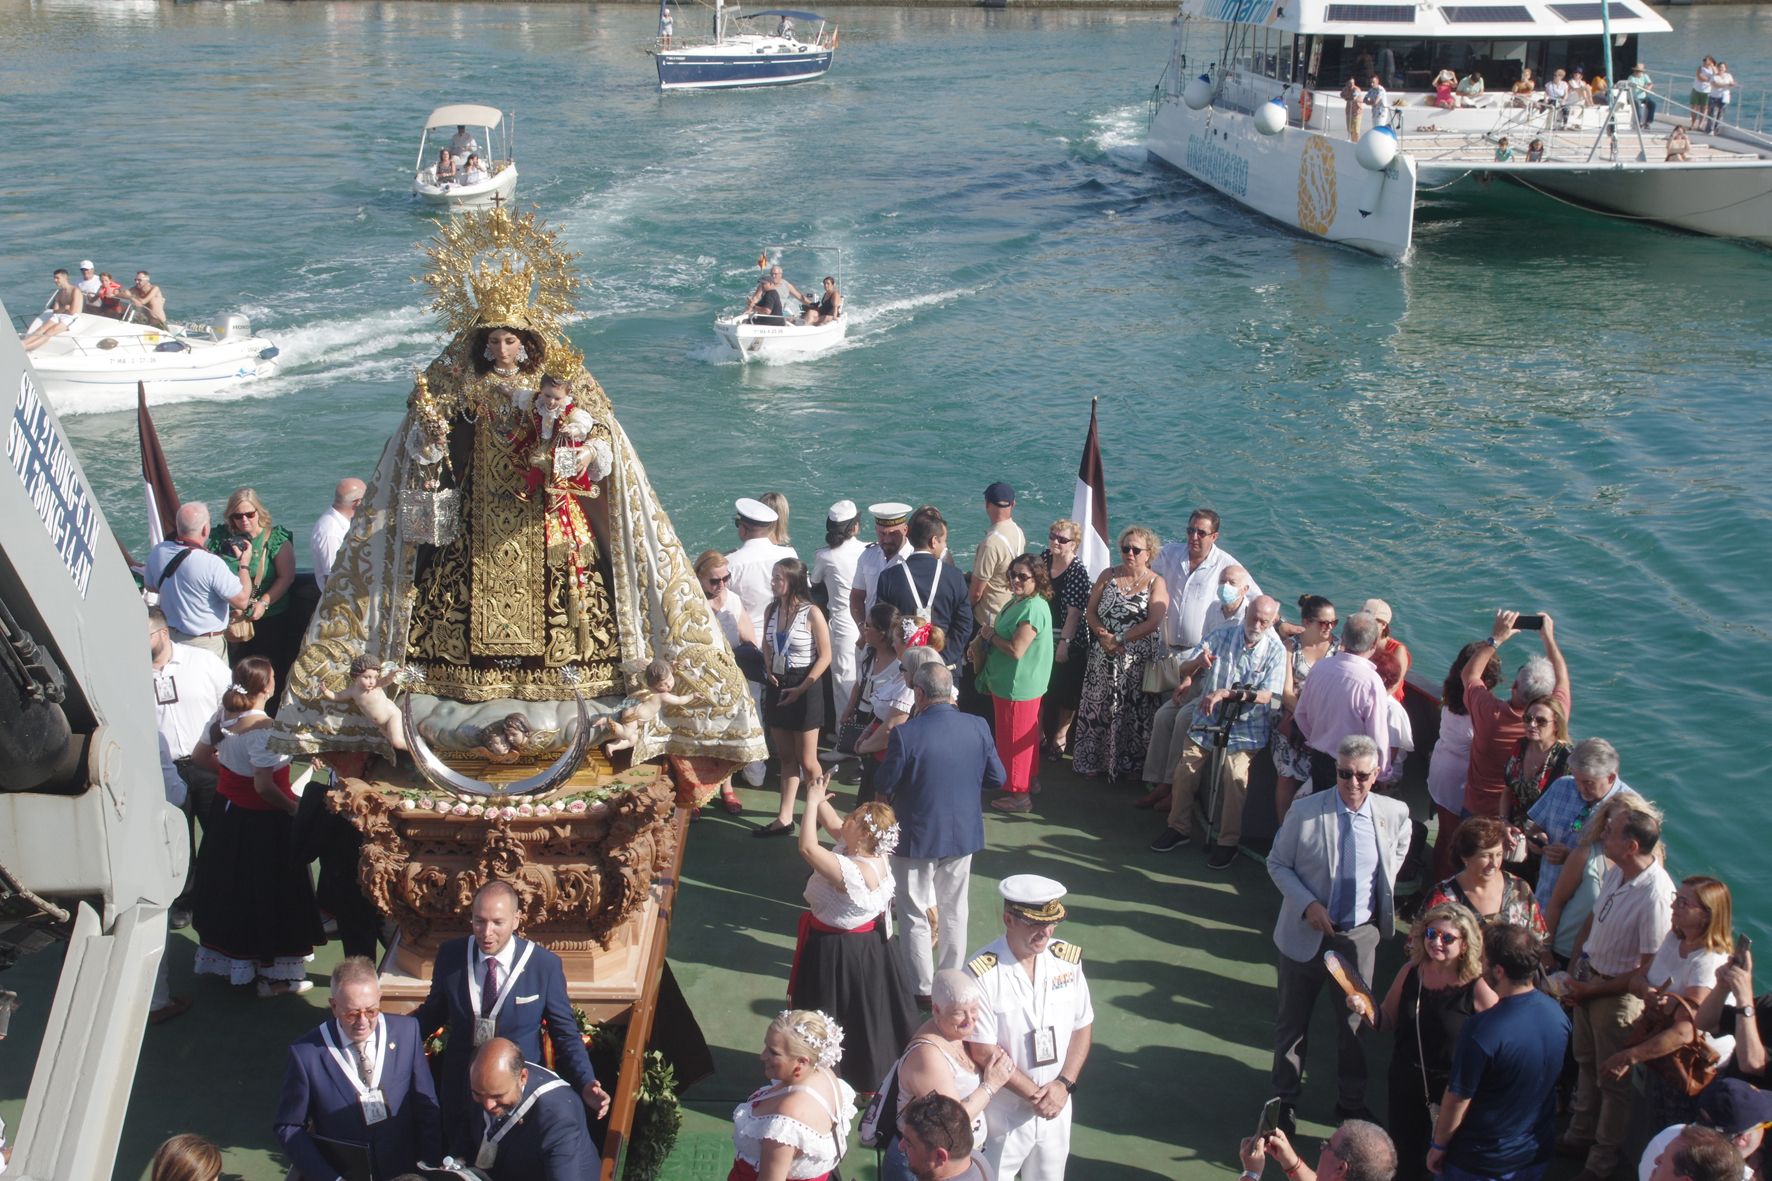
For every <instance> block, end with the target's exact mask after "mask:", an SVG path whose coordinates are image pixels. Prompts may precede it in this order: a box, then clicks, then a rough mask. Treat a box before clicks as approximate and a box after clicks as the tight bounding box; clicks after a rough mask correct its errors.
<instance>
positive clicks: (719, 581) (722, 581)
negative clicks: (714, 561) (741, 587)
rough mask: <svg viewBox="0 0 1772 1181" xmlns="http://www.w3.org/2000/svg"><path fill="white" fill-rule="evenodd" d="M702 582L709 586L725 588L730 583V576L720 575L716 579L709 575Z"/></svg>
mask: <svg viewBox="0 0 1772 1181" xmlns="http://www.w3.org/2000/svg"><path fill="white" fill-rule="evenodd" d="M702 581H703V582H706V583H707V584H708V585H709V586H725V585H726V584H727V583H729V582H731V581H732V575H730V574H722V575H720V577H718V578H715V577H713V576H712V575H709V576H708V577H707V578H705V579H703V580H702Z"/></svg>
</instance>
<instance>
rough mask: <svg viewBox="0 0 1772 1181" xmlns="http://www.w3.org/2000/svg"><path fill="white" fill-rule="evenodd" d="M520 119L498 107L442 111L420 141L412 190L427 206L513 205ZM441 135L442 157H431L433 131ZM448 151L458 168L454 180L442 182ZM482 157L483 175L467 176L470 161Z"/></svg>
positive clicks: (430, 120)
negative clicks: (444, 154)
mask: <svg viewBox="0 0 1772 1181" xmlns="http://www.w3.org/2000/svg"><path fill="white" fill-rule="evenodd" d="M516 122H517V117H516V116H515V115H506V114H505V113H504V112H503V111H501V110H499V109H498V108H497V107H482V106H477V105H475V104H473V103H454V104H451V105H450V106H446V107H438V108H437V109H436V110H434V111H432V112H431V114H430V117H429V118H427V119H426V120H425V128H424V133H423V134H422V135H420V136H419V139H418V162H417V163H416V164H414V165H413V168H414V170H415V175H414V176H413V178H412V192H413V195H414V196H416V197H417V198H418V199H419V200H421V201H423V202H424V203H425V204H427V205H442V206H450V207H455V208H462V209H477V208H484V207H485V206H488V205H495V204H500V203H502V202H505V201H509V200H510V199H511V198H512V197H513V196H514V195H515V194H516V192H517V161H516V159H515V152H514V150H513V148H512V139H513V138H514V135H515V132H516ZM433 131H435V132H441V133H444V134H439V135H438V136H437V140H438V142H439V144H440V145H441V146H440V147H439V149H438V154H437V155H436V156H435V157H433V156H432V155H431V133H432V132H433ZM444 151H447V152H448V153H449V154H450V157H451V160H452V161H453V163H454V165H455V176H454V178H449V177H444V178H443V179H438V177H437V168H438V166H439V165H440V164H441V163H442V155H441V153H442V152H444ZM470 156H476V157H478V161H477V163H478V165H479V171H480V172H482V173H484V175H483V176H479V177H477V178H476V177H472V176H469V175H468V159H469V157H470Z"/></svg>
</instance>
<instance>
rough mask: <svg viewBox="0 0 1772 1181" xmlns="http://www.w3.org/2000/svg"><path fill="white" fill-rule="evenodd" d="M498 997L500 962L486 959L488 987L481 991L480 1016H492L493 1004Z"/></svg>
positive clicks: (490, 958) (489, 958)
mask: <svg viewBox="0 0 1772 1181" xmlns="http://www.w3.org/2000/svg"><path fill="white" fill-rule="evenodd" d="M497 996H498V961H497V960H495V959H493V958H492V957H491V956H488V957H486V987H484V988H483V989H481V990H480V1016H482V1017H490V1016H492V1002H493V1000H494V999H495V998H496V997H497Z"/></svg>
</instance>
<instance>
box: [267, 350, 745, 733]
mask: <svg viewBox="0 0 1772 1181" xmlns="http://www.w3.org/2000/svg"><path fill="white" fill-rule="evenodd" d="M425 376H426V380H427V382H428V383H429V386H430V388H431V389H432V390H434V391H437V392H438V395H439V396H438V398H437V399H436V401H437V403H438V405H439V406H440V407H441V409H442V410H443V412H444V413H445V415H446V421H447V423H448V430H449V438H448V446H447V462H446V463H439V460H441V459H443V458H444V456H443V455H442V454H441V453H438V454H431V453H429V449H428V448H427V446H426V444H425V442H424V440H425V437H426V436H425V433H424V431H423V423H424V421H425V416H424V415H423V414H422V413H421V412H420V410H419V409H418V408H417V407H416V406H415V407H414V408H410V409H409V411H408V413H407V415H406V416H405V418H404V419H403V420H402V421H401V424H400V427H399V429H398V431H397V432H396V433H395V435H394V437H393V438H392V439H390V440H389V442H388V444H387V447H386V448H385V449H384V450H383V452H382V457H381V460H380V462H379V463H378V464H377V465H376V470H375V474H374V476H373V477H372V478H371V479H370V480H369V487H368V491H367V493H366V494H365V496H364V499H363V502H362V504H361V505H360V506H359V508H358V510H357V514H356V516H355V517H354V518H353V519H352V521H351V528H350V532H349V533H348V534H347V536H346V538H345V542H344V545H343V546H342V547H341V549H340V551H339V554H338V558H337V560H336V562H335V563H334V566H333V569H332V574H331V576H330V577H329V578H328V580H327V583H326V587H325V590H324V591H323V592H322V595H321V599H320V605H319V607H318V608H317V609H316V611H315V612H314V617H313V620H312V621H311V622H310V623H309V625H308V630H307V633H306V636H305V638H304V640H303V646H302V650H301V653H300V655H299V656H298V657H297V658H296V661H295V665H294V667H293V668H292V669H291V672H290V676H289V684H288V687H287V689H286V691H285V694H284V699H283V704H282V707H281V709H280V710H279V713H278V717H277V720H276V730H275V732H274V734H273V738H272V744H273V746H275V747H276V748H277V749H279V750H281V751H284V752H287V753H291V754H313V753H318V752H322V751H352V750H360V751H372V752H375V753H379V754H383V755H386V754H390V753H391V752H390V751H389V749H388V747H387V744H386V741H385V740H384V739H383V737H382V735H381V733H380V731H379V730H378V729H377V728H376V727H375V726H374V725H373V724H371V723H370V722H369V721H368V720H367V719H366V718H364V717H363V715H362V714H361V713H359V712H358V711H356V710H355V709H354V708H353V707H352V706H351V705H350V704H349V703H348V702H333V701H328V700H326V698H325V695H324V694H325V691H326V690H327V689H337V688H340V687H342V686H343V685H344V684H346V683H347V679H348V669H349V666H350V663H351V661H352V659H353V658H356V657H358V656H363V657H367V658H368V659H370V660H372V661H375V662H378V663H380V664H383V665H384V666H395V667H401V668H403V669H404V670H405V677H406V678H407V684H408V687H409V688H413V689H417V690H418V692H420V693H426V694H432V695H435V696H438V697H442V698H447V699H450V700H454V701H463V702H499V701H503V700H507V699H508V700H511V701H512V702H514V703H515V702H522V701H531V702H537V701H570V700H571V699H572V697H573V695H574V693H575V692H577V693H583V694H584V695H585V696H586V697H587V698H588V697H593V696H595V697H619V696H620V695H621V694H622V693H624V692H625V691H626V689H627V686H626V685H625V684H623V683H622V680H621V673H620V671H619V670H620V669H621V668H622V666H624V665H625V666H628V667H633V666H635V665H636V664H637V665H644V664H645V663H646V662H647V661H649V660H653V659H665V660H669V661H671V662H672V663H673V665H674V667H675V669H676V673H677V683H678V691H679V692H681V693H684V694H687V695H692V696H693V697H694V698H695V700H694V701H693V702H692V703H691V704H689V705H685V706H681V707H673V708H672V709H670V710H668V711H667V712H666V714H665V716H664V718H663V719H662V721H663V722H664V723H665V725H663V726H658V727H653V728H651V729H649V730H648V732H647V733H646V734H645V735H643V736H642V741H641V744H640V746H639V747H637V748H636V749H635V752H634V757H635V758H636V759H637V760H644V759H649V758H653V757H655V756H657V755H660V754H670V755H677V756H681V757H684V758H706V759H716V760H729V761H733V762H739V763H743V762H749V761H752V760H755V759H760V758H762V757H764V748H763V742H762V728H761V726H760V725H759V722H758V718H757V713H756V708H755V706H754V705H753V703H752V701H751V698H750V694H749V693H748V692H747V691H746V688H745V683H744V678H743V676H742V675H741V674H740V673H739V671H738V666H737V665H736V664H735V663H734V661H733V658H732V654H731V651H730V650H729V649H728V647H727V646H726V642H725V637H724V635H723V634H722V633H721V630H720V626H719V623H718V622H717V621H716V620H715V619H714V617H713V613H712V612H711V611H710V610H709V609H708V606H707V598H706V596H705V595H703V594H702V591H701V586H700V584H699V583H698V582H697V581H696V578H695V573H694V570H693V569H692V568H691V567H690V564H689V558H688V555H687V554H686V553H685V552H684V550H683V546H682V542H681V541H680V540H679V539H678V537H677V534H676V530H675V528H674V527H673V526H672V524H671V521H670V518H669V516H668V515H667V514H666V513H665V511H664V508H663V507H662V506H661V505H660V504H659V503H658V499H657V497H656V495H655V494H654V492H653V490H652V485H651V482H650V481H649V480H648V479H647V477H646V469H645V467H644V466H643V465H642V464H641V463H640V460H639V457H638V455H636V454H635V452H634V448H633V444H632V443H631V442H630V441H629V440H628V437H627V434H626V432H624V431H623V430H622V428H621V424H620V423H619V422H618V421H617V419H616V417H615V412H614V409H613V407H611V406H610V403H609V400H608V397H607V396H606V395H605V394H604V393H603V390H602V388H601V387H600V386H598V384H597V382H596V381H595V379H593V378H592V377H591V375H590V374H589V373H587V372H586V371H584V370H583V369H582V368H581V369H579V370H578V372H577V374H576V376H575V377H574V379H573V382H572V386H573V393H574V400H575V402H576V403H577V405H578V406H579V407H581V408H582V409H584V410H585V411H586V412H587V413H589V414H590V415H591V416H592V417H593V418H594V419H595V420H596V422H597V424H598V430H599V431H600V432H607V433H606V435H603V436H601V437H603V438H605V439H606V441H607V443H608V444H609V447H610V450H611V454H612V463H611V468H610V472H609V476H608V478H607V479H606V480H604V481H603V482H602V483H601V484H600V485H599V486H598V490H599V493H600V494H599V495H597V496H595V497H592V496H591V495H590V494H589V491H588V490H586V491H585V492H584V493H583V494H581V495H578V496H576V497H574V498H573V499H574V502H575V503H576V504H577V505H579V506H581V508H583V509H584V510H585V515H586V517H587V518H588V524H589V526H590V529H591V531H592V533H593V534H594V539H595V542H596V543H597V544H596V545H595V546H594V547H593V552H592V553H591V554H590V555H589V556H590V557H591V558H592V559H593V560H591V561H590V562H589V563H588V564H586V569H587V571H589V572H594V573H593V576H592V577H589V578H587V579H586V595H585V598H586V599H587V600H588V605H587V606H586V608H585V610H584V613H583V615H582V616H581V619H583V620H584V621H585V622H586V623H587V624H588V630H589V633H590V634H589V642H588V644H585V645H583V646H584V647H585V648H588V649H589V650H590V651H589V654H588V655H581V654H580V647H581V645H580V639H579V637H580V629H579V627H578V626H577V622H578V621H576V620H575V619H574V617H573V605H572V598H571V594H570V590H571V587H570V579H569V578H568V577H567V574H568V570H569V565H570V563H569V562H568V561H567V560H566V558H567V555H565V554H563V553H562V554H559V555H558V556H556V557H550V556H549V554H548V546H547V544H546V527H545V525H544V520H545V512H546V506H547V502H548V499H549V497H550V496H552V495H553V491H552V490H551V489H549V490H544V491H542V492H540V493H539V494H537V495H532V496H531V499H530V500H529V501H528V502H524V501H522V500H520V499H518V498H517V496H516V494H515V491H516V490H522V489H523V487H524V481H523V473H524V470H525V468H526V466H527V461H526V459H525V456H524V455H523V454H522V453H521V451H520V450H518V447H519V446H520V443H521V437H520V436H521V432H520V431H518V430H517V429H516V427H517V424H518V423H519V422H521V421H522V417H521V416H522V415H523V414H524V413H525V412H526V411H527V405H526V399H510V398H508V397H507V398H505V399H504V401H505V404H506V405H507V406H508V408H509V409H508V411H503V410H500V409H499V407H498V404H497V402H496V401H495V402H493V403H492V404H491V405H486V404H485V403H484V402H483V401H482V400H481V399H479V398H476V397H473V396H472V395H475V394H484V393H485V392H486V391H485V390H483V389H482V388H481V387H483V386H486V385H489V384H490V383H485V382H481V381H480V380H479V379H477V378H475V377H473V376H472V375H471V373H469V372H468V366H467V364H466V358H465V342H464V338H461V337H458V338H457V339H456V340H455V341H454V342H452V343H451V345H450V346H449V348H448V349H447V350H446V351H445V352H444V354H443V355H442V356H441V357H439V358H438V359H437V360H436V361H435V362H433V363H432V364H431V366H430V367H429V369H428V370H427V371H426V374H425ZM526 392H527V393H532V392H533V391H526ZM501 427H502V428H503V433H502V434H499V433H497V432H498V431H499V429H500V428H501ZM439 471H441V472H442V473H443V474H442V483H443V485H444V487H445V488H453V489H455V490H456V491H457V492H458V494H459V495H460V498H461V499H460V504H459V512H460V526H459V528H458V529H457V531H456V536H455V537H454V538H453V539H452V540H450V541H449V542H447V543H446V544H443V545H439V546H430V545H426V544H421V543H420V540H419V537H418V535H417V534H415V533H413V532H412V531H413V530H414V528H415V526H414V524H413V523H412V519H411V517H410V515H409V514H407V513H405V512H403V511H402V510H403V508H409V507H410V505H409V504H403V501H407V500H408V499H410V498H412V497H413V496H414V495H415V490H418V489H421V488H422V487H424V486H425V484H426V481H427V479H428V478H430V477H432V476H433V475H434V474H435V473H437V472H439ZM482 534H484V535H483V536H482ZM584 557H585V554H584V551H583V550H581V551H580V558H581V561H582V560H583V558H584ZM483 600H484V604H483ZM419 720H421V721H422V720H423V719H422V718H420V719H419Z"/></svg>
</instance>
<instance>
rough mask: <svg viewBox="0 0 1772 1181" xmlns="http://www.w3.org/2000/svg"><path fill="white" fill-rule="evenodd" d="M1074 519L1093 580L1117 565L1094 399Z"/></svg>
mask: <svg viewBox="0 0 1772 1181" xmlns="http://www.w3.org/2000/svg"><path fill="white" fill-rule="evenodd" d="M1071 519H1072V520H1073V521H1075V522H1077V524H1078V525H1079V526H1080V527H1081V528H1082V530H1083V538H1082V544H1081V545H1079V546H1078V547H1077V557H1078V558H1079V559H1081V561H1082V563H1083V568H1084V569H1085V570H1087V571H1089V577H1090V578H1094V577H1096V576H1097V575H1099V574H1100V573H1101V572H1102V571H1103V570H1106V569H1107V568H1108V567H1109V566H1112V565H1113V564H1114V558H1113V548H1112V547H1111V546H1109V545H1108V510H1107V479H1106V477H1104V476H1103V475H1102V471H1101V442H1100V439H1099V438H1098V436H1097V434H1096V428H1095V399H1094V398H1091V399H1089V437H1088V438H1087V439H1085V440H1084V441H1083V460H1082V462H1081V463H1079V464H1077V491H1076V494H1075V495H1074V496H1073V497H1072V498H1071Z"/></svg>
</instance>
